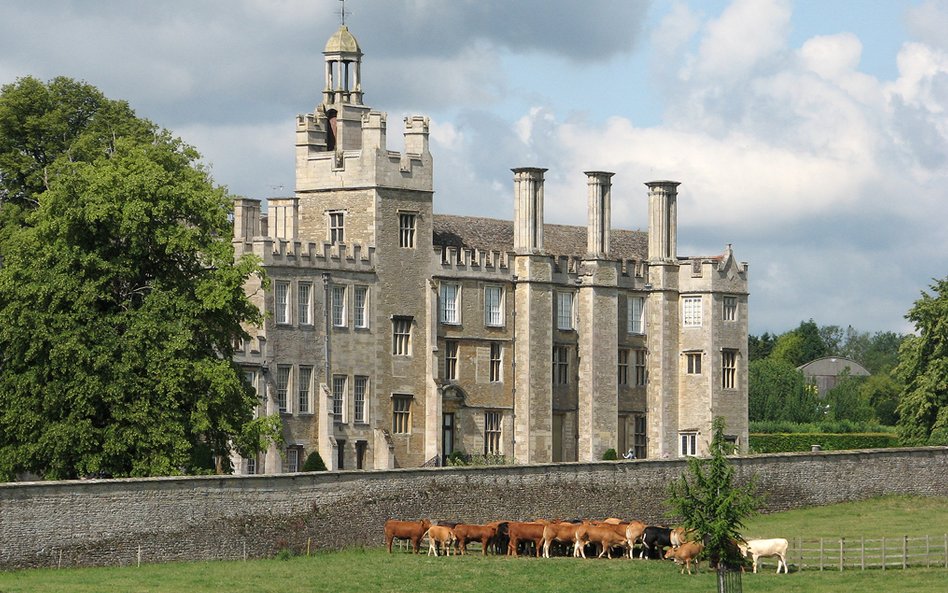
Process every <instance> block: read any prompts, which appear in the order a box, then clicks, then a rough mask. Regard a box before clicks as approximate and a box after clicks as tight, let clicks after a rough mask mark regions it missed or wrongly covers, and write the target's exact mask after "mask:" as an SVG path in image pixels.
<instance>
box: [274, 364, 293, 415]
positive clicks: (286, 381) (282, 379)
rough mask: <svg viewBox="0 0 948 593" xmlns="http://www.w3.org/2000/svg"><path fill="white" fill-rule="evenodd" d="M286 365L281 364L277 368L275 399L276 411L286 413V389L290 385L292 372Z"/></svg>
mask: <svg viewBox="0 0 948 593" xmlns="http://www.w3.org/2000/svg"><path fill="white" fill-rule="evenodd" d="M292 368H293V367H291V366H290V365H288V364H281V365H278V366H277V390H276V399H277V409H278V410H280V411H281V412H288V411H289V409H288V408H287V399H288V398H287V389H288V388H289V385H290V370H292Z"/></svg>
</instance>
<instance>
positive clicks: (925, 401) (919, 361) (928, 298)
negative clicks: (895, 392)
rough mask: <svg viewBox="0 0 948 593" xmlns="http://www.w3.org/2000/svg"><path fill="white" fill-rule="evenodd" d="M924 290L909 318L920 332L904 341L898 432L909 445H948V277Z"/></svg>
mask: <svg viewBox="0 0 948 593" xmlns="http://www.w3.org/2000/svg"><path fill="white" fill-rule="evenodd" d="M931 288H932V291H933V294H928V293H925V292H923V293H922V297H921V298H920V299H919V300H917V301H915V304H914V306H913V307H912V308H911V309H910V310H909V312H908V314H907V315H906V318H907V319H909V320H911V321H912V322H913V323H914V324H915V329H916V331H917V332H918V335H917V336H913V337H910V338H908V339H906V340H905V341H904V342H903V343H902V348H901V350H900V352H899V366H898V368H897V370H896V372H897V375H898V376H899V378H900V379H901V380H902V381H903V383H904V385H905V388H904V390H903V392H902V395H901V398H900V401H899V407H898V413H899V424H898V426H899V436H900V438H901V439H902V441H903V442H905V443H906V444H909V445H948V277H946V278H943V279H941V280H937V281H936V282H935V283H934V284H933V285H932V286H931Z"/></svg>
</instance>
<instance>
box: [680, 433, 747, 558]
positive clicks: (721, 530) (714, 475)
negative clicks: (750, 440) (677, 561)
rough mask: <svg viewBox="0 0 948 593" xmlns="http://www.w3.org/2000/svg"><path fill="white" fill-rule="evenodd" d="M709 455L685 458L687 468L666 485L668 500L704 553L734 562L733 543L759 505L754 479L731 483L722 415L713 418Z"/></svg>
mask: <svg viewBox="0 0 948 593" xmlns="http://www.w3.org/2000/svg"><path fill="white" fill-rule="evenodd" d="M712 431H713V436H712V439H711V446H710V448H711V451H710V453H711V455H710V457H707V458H700V457H690V458H688V469H687V471H686V473H685V474H683V475H682V476H681V477H680V478H679V479H678V480H675V481H674V482H672V483H671V485H670V486H669V489H668V492H669V498H668V500H667V504H668V505H669V507H671V511H672V513H673V514H674V515H676V516H678V517H680V518H681V521H682V525H683V526H684V527H685V528H686V529H688V530H693V531H694V532H695V533H697V534H698V536H699V537H700V538H701V540H702V541H703V542H704V546H705V549H704V554H705V555H706V556H707V557H708V558H710V559H711V560H712V562H713V563H715V564H717V563H718V562H722V561H723V562H725V563H727V564H736V563H738V562H739V561H740V552H739V550H738V549H737V547H736V546H735V545H734V542H735V541H739V540H740V539H741V530H742V529H743V528H744V520H745V519H747V518H749V517H751V516H753V515H754V514H755V513H756V512H757V508H758V506H759V505H760V498H759V497H758V496H757V495H756V494H755V486H754V480H753V479H752V480H750V481H749V482H748V483H747V484H746V485H744V486H738V485H736V484H735V483H734V468H733V466H732V465H731V463H730V461H729V460H728V458H727V453H728V446H729V445H728V442H727V440H726V439H725V438H724V418H722V417H720V416H718V417H716V418H715V419H714V421H713V422H712Z"/></svg>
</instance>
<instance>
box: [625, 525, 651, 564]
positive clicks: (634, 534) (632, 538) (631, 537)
mask: <svg viewBox="0 0 948 593" xmlns="http://www.w3.org/2000/svg"><path fill="white" fill-rule="evenodd" d="M646 527H648V525H646V524H645V523H642V522H641V521H632V522H630V523H629V525H628V527H626V528H625V542H626V545H627V546H629V558H632V550H633V549H634V548H635V542H637V541H639V539H641V537H642V534H643V533H645V528H646Z"/></svg>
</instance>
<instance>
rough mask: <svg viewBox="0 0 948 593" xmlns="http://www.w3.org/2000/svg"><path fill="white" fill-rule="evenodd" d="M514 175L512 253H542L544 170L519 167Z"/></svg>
mask: <svg viewBox="0 0 948 593" xmlns="http://www.w3.org/2000/svg"><path fill="white" fill-rule="evenodd" d="M511 171H513V173H514V251H515V252H516V253H532V252H535V251H543V174H544V173H545V172H546V169H539V168H537V167H521V168H519V169H511Z"/></svg>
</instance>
